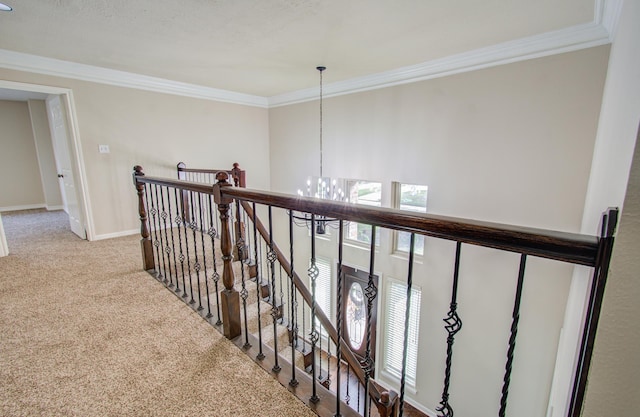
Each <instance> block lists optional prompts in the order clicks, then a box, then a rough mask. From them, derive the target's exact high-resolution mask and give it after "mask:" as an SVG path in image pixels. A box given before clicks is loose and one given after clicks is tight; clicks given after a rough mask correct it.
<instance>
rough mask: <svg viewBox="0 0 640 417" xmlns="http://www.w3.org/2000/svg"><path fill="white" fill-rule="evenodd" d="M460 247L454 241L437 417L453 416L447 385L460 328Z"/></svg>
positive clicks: (460, 245)
mask: <svg viewBox="0 0 640 417" xmlns="http://www.w3.org/2000/svg"><path fill="white" fill-rule="evenodd" d="M461 249H462V243H461V242H457V243H456V260H455V265H454V269H453V289H452V291H451V303H450V304H449V312H448V313H447V317H445V318H444V322H445V326H444V328H445V330H446V331H447V333H448V336H447V359H446V365H445V371H444V387H443V389H442V401H440V406H439V407H437V408H436V411H437V412H438V417H453V408H452V407H451V404H449V385H450V383H451V362H452V358H453V342H454V340H455V335H456V333H458V332H459V331H460V329H461V328H462V320H460V317H459V316H458V313H457V309H458V302H457V297H458V275H459V272H460V251H461Z"/></svg>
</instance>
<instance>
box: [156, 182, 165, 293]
mask: <svg viewBox="0 0 640 417" xmlns="http://www.w3.org/2000/svg"><path fill="white" fill-rule="evenodd" d="M153 194H154V197H155V206H154V209H155V212H156V213H157V214H158V217H157V218H156V217H155V214H154V218H156V221H157V223H156V232H157V235H156V236H158V235H159V236H160V238H159V239H158V240H156V241H155V245H156V249H157V250H158V258H160V254H162V273H161V274H160V275H159V276H158V278H164V279H163V280H162V282H164V283H165V285H166V283H167V263H166V260H165V256H164V241H163V239H162V224H161V222H160V204H159V202H158V186H157V185H156V184H154V186H153Z"/></svg>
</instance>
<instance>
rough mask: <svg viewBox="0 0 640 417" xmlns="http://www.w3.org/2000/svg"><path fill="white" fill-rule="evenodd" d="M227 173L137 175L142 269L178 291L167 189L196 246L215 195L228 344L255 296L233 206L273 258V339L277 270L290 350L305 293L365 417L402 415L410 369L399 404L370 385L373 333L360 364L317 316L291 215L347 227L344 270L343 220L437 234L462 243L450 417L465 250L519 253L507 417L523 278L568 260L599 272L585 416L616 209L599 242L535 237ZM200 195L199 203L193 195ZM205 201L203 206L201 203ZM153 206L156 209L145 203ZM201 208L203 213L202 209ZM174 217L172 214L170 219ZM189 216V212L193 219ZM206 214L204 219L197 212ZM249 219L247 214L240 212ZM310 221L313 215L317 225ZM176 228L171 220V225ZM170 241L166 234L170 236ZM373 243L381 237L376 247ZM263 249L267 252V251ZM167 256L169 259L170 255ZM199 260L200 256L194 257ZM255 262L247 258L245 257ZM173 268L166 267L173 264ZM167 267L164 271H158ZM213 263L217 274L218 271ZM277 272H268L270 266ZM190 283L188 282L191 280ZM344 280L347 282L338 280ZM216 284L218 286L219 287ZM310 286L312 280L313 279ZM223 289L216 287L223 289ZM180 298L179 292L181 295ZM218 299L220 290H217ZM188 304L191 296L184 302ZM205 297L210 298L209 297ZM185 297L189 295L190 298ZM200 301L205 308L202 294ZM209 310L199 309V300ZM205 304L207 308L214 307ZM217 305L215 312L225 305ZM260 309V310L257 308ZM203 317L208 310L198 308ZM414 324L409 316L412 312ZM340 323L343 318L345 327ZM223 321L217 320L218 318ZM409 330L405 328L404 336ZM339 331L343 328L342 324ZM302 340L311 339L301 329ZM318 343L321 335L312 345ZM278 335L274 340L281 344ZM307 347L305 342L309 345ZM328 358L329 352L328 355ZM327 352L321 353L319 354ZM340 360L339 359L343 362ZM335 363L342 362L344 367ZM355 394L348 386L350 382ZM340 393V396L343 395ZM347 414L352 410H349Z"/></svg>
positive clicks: (578, 382) (450, 318) (592, 301)
mask: <svg viewBox="0 0 640 417" xmlns="http://www.w3.org/2000/svg"><path fill="white" fill-rule="evenodd" d="M228 179H229V174H227V173H226V172H219V173H218V174H216V180H217V182H216V184H214V185H213V186H211V185H207V184H200V183H193V182H185V181H179V180H178V181H176V180H168V179H163V178H152V177H146V176H144V174H143V173H142V169H141V168H140V167H136V168H135V173H134V183H135V186H136V190H137V193H138V197H139V204H138V206H139V214H140V221H141V236H142V239H141V247H142V253H143V265H144V267H145V269H147V270H150V269H155V271H158V272H157V275H158V278H159V279H160V277H161V276H162V274H163V271H164V275H165V278H164V280H165V281H164V282H165V283H167V278H166V275H167V273H168V275H169V276H170V277H169V281H168V282H169V283H171V284H172V285H174V284H173V282H175V285H179V284H180V282H179V280H178V277H179V274H178V271H177V268H176V266H177V265H178V264H177V262H176V260H175V253H176V251H175V250H172V248H171V247H170V245H169V241H170V240H171V243H172V244H173V238H174V235H175V233H174V231H173V230H172V231H171V232H170V233H167V232H163V230H167V228H168V225H167V224H166V223H163V222H166V218H167V217H169V218H170V219H171V218H172V217H171V216H172V212H171V210H172V208H171V204H167V205H168V206H169V207H168V208H165V206H164V203H165V202H169V201H170V199H169V198H168V197H167V196H165V195H164V192H163V190H165V192H166V193H167V194H171V193H170V191H169V190H173V194H174V195H175V196H176V198H175V206H174V208H173V211H174V212H177V213H178V215H177V216H176V221H175V224H176V225H177V226H178V227H177V229H178V233H179V232H180V230H181V229H180V226H181V225H182V226H183V228H184V231H185V235H186V232H187V227H186V225H187V224H189V228H190V229H191V230H193V231H194V235H193V241H194V242H197V239H196V235H195V230H196V229H198V228H199V230H200V231H201V232H202V234H203V235H204V234H205V227H204V226H205V223H206V222H205V221H204V217H206V215H205V216H203V214H202V212H203V211H204V212H206V213H208V214H209V217H212V216H211V213H212V211H213V205H212V204H211V203H210V204H209V205H207V204H206V201H207V198H206V196H208V198H209V201H210V199H211V197H213V200H214V202H215V204H216V205H217V206H218V211H219V213H220V216H219V217H220V224H219V231H220V234H217V233H211V231H210V229H209V232H208V234H209V235H211V237H212V239H211V240H212V242H211V244H212V245H213V244H215V243H214V239H213V237H214V236H216V237H219V238H220V248H219V249H220V251H221V253H222V257H221V258H222V261H223V284H224V289H223V290H222V291H221V297H222V301H221V303H220V304H221V308H222V310H223V312H222V314H223V319H224V320H223V321H222V325H223V327H224V334H225V336H227V337H228V338H230V339H234V338H237V337H238V336H240V335H241V334H242V328H241V323H240V321H241V320H240V317H241V313H240V309H241V307H240V301H239V298H242V299H243V304H244V309H245V312H244V316H245V337H246V342H245V345H244V346H245V347H246V348H249V346H250V343H249V337H248V329H247V324H246V317H247V313H246V300H247V297H248V294H247V289H246V280H245V272H244V271H245V269H244V267H241V268H240V273H241V283H242V289H241V291H240V292H239V291H237V290H236V288H235V286H236V281H237V279H236V278H235V276H234V267H233V264H232V260H233V253H232V247H233V236H232V233H231V228H230V227H229V221H230V218H231V215H230V214H229V213H230V211H232V209H233V205H234V202H235V206H236V207H235V213H236V221H237V222H238V221H239V220H238V219H240V218H241V217H242V216H245V220H251V221H252V222H253V225H254V236H255V237H254V253H255V254H254V261H255V262H256V264H257V263H258V255H257V251H258V247H264V251H265V252H266V253H267V254H266V259H267V260H268V261H267V262H266V264H267V269H268V270H269V271H268V273H270V275H271V276H270V280H271V282H272V284H273V285H272V286H271V288H272V292H271V294H270V296H269V299H270V301H271V303H272V309H271V314H272V316H273V323H274V332H275V326H276V319H278V317H280V318H282V317H283V314H282V309H283V305H282V304H280V305H279V306H278V305H277V304H276V302H275V300H276V298H277V294H276V292H275V291H276V285H275V284H274V282H275V273H274V272H275V268H274V265H275V264H276V261H277V264H278V265H279V266H278V267H279V268H282V270H284V272H285V274H286V275H287V276H288V278H289V279H290V286H288V287H286V289H287V290H290V291H291V298H290V300H291V301H290V302H291V309H290V312H289V317H288V321H289V326H290V338H289V339H290V343H291V345H292V347H293V346H294V345H295V344H296V343H297V341H298V338H299V337H298V327H297V326H298V320H297V318H296V315H297V314H298V308H297V294H300V296H301V297H302V299H303V301H304V302H305V303H307V304H308V305H309V306H310V307H311V309H312V314H313V315H314V318H316V317H317V318H318V320H319V321H320V322H321V323H322V325H323V327H324V328H325V329H326V331H327V333H328V336H329V339H331V340H332V341H333V343H335V344H336V345H338V346H340V347H341V348H340V349H337V352H336V354H337V355H338V356H339V359H340V360H344V361H345V362H346V363H347V364H348V368H347V372H349V371H350V370H351V371H352V372H353V373H355V374H356V376H357V377H358V380H359V381H361V383H362V384H363V386H364V389H365V395H364V398H365V401H364V415H366V416H369V415H370V414H371V409H370V408H369V407H368V403H369V401H368V400H369V398H371V399H372V400H373V401H374V402H375V403H376V407H377V409H378V412H379V414H380V415H381V416H389V415H400V416H401V415H402V414H403V407H404V399H403V397H404V382H405V374H404V371H405V370H404V366H403V374H402V378H401V392H400V394H399V396H397V394H395V393H394V392H393V391H390V390H386V389H384V388H381V387H380V386H379V384H378V383H377V382H375V381H374V380H373V375H372V372H371V370H372V367H373V363H372V362H371V358H370V357H369V343H370V341H369V334H370V326H369V329H368V330H369V331H368V332H367V354H366V357H365V358H364V359H363V360H358V358H356V357H355V356H354V354H353V352H351V351H350V349H348V348H347V346H346V345H345V344H344V335H340V333H339V330H336V329H335V328H334V327H333V325H332V324H331V322H330V320H329V319H328V317H327V316H326V315H325V314H324V313H323V312H322V311H321V310H319V309H315V306H316V301H315V299H314V289H313V285H312V290H311V291H309V289H307V287H306V286H305V285H304V283H303V282H302V280H301V279H300V277H299V276H298V274H297V272H296V271H295V270H294V262H293V256H294V251H293V244H292V243H293V242H292V241H293V232H292V230H293V229H292V228H293V221H292V216H293V213H294V212H300V213H309V214H310V215H311V216H323V218H334V219H337V220H338V221H339V222H340V225H341V227H340V236H339V250H340V254H339V263H341V262H342V246H343V234H342V226H343V224H344V222H349V221H353V222H358V223H363V224H368V225H371V226H372V228H373V230H372V237H373V236H375V228H376V227H384V228H388V229H392V230H396V231H402V232H408V233H410V234H411V240H412V242H413V240H414V237H415V234H420V235H423V236H430V237H434V238H438V239H445V240H450V241H454V242H456V256H455V261H454V276H453V279H452V299H451V303H450V310H449V312H448V313H447V315H446V317H445V324H446V325H445V330H446V331H447V333H448V337H447V357H446V363H445V379H444V387H443V392H442V400H441V402H440V405H439V406H438V407H437V408H436V410H437V412H438V416H439V417H446V416H452V415H453V406H452V404H451V403H450V401H449V397H450V393H449V384H450V375H451V369H452V358H453V349H452V345H453V343H454V340H455V335H456V333H457V332H458V331H459V330H460V328H461V324H462V322H461V319H460V317H459V316H458V313H457V300H456V293H457V287H458V279H459V277H458V275H459V266H460V253H461V249H462V247H463V245H478V246H483V247H488V248H494V249H498V250H502V251H507V252H515V253H517V254H519V255H520V267H519V272H518V274H517V285H516V294H515V297H514V306H513V316H512V325H511V330H510V337H509V341H508V349H507V360H506V364H505V372H504V380H503V384H502V390H501V393H502V394H501V398H500V409H499V412H498V415H499V416H505V415H506V408H507V398H508V393H509V384H510V379H511V373H512V367H513V360H514V355H515V346H516V340H517V338H516V337H517V333H518V323H519V317H520V301H521V298H522V291H523V282H524V277H525V271H526V261H527V258H528V257H530V256H534V257H540V258H546V259H552V260H557V261H562V262H567V263H570V264H574V265H585V266H589V267H592V268H593V276H592V282H591V290H590V294H589V300H588V305H587V311H586V314H585V322H584V331H583V336H582V341H581V344H580V347H579V358H578V363H577V366H576V372H575V379H574V382H573V388H572V389H573V391H572V396H571V405H570V410H569V413H568V417H578V416H579V415H580V411H581V407H582V400H583V397H584V392H585V388H586V378H587V375H588V371H589V365H590V360H591V354H592V348H593V341H594V339H595V332H596V328H597V324H598V318H599V313H600V308H601V303H602V298H603V293H604V287H605V283H606V279H607V273H608V269H609V261H610V257H611V252H612V247H613V240H614V238H613V236H614V232H615V227H616V224H617V217H618V211H617V209H609V210H608V211H607V212H606V213H605V214H604V216H603V223H602V233H601V235H600V236H599V237H595V236H586V235H577V234H572V233H564V232H555V231H548V230H541V229H532V228H523V227H516V226H510V225H502V224H496V223H489V222H480V221H473V220H465V219H458V218H451V217H445V216H438V215H430V214H419V213H411V212H402V211H399V210H393V209H387V208H378V207H367V206H354V205H351V204H345V203H341V202H335V201H324V200H323V201H319V200H317V199H313V198H307V197H298V196H290V195H286V194H281V193H273V192H265V191H258V190H250V189H245V188H241V187H233V186H231V183H229V182H228ZM147 186H153V187H154V188H152V189H150V188H147ZM178 191H180V193H181V194H183V195H184V194H185V192H186V193H187V195H188V196H189V204H190V205H189V207H190V208H189V210H188V211H186V210H185V206H187V205H186V204H184V203H183V204H180V201H178V198H177V195H178ZM194 193H195V194H197V195H198V197H196V196H195V195H194ZM203 196H204V198H203ZM145 201H146V202H149V204H146V203H145ZM256 204H259V205H263V206H265V207H266V208H267V209H268V212H269V222H268V230H267V227H265V226H264V224H262V222H261V221H259V220H258V219H257V216H256ZM194 206H197V209H196V207H194ZM272 208H280V209H284V210H286V211H287V213H288V215H289V234H290V245H289V246H290V253H289V259H288V260H287V258H286V256H285V254H284V253H283V252H282V251H281V250H279V248H278V247H277V245H275V242H274V241H273V230H271V229H272V222H271V211H272ZM167 210H168V214H167ZM187 212H188V213H187ZM198 212H200V213H198ZM241 212H242V213H243V214H240V213H241ZM188 215H190V216H191V218H193V219H194V220H193V221H188V219H187V216H188ZM198 216H199V217H200V223H199V225H198V223H197V217H198ZM312 218H313V217H312ZM170 223H171V222H170ZM257 231H259V233H260V236H261V239H260V241H261V243H259V242H258V241H259V239H258V238H257ZM163 233H164V234H163ZM235 238H236V239H235V246H236V248H237V249H238V251H239V253H240V254H245V253H246V252H247V247H246V245H245V242H244V235H243V234H238V233H236V234H235ZM372 240H374V239H372ZM200 242H201V243H202V248H203V251H202V253H203V254H204V248H205V241H204V236H202V237H201V238H200ZM260 245H262V246H260ZM181 248H182V247H181V246H180V258H182V255H183V254H182V250H181ZM172 252H173V255H174V260H173V266H174V276H175V279H174V278H171V274H172V272H171V256H170V255H171V253H172ZM212 252H214V253H215V248H212ZM165 255H166V256H165ZM196 256H197V254H196ZM374 256H375V242H372V245H371V250H370V271H369V277H370V279H369V283H368V285H367V286H366V289H365V290H364V294H365V296H366V298H367V306H368V311H367V317H370V316H371V314H370V313H371V305H372V304H373V302H374V301H375V299H376V296H377V287H376V286H375V284H373V281H372V279H371V278H372V276H373V268H374V265H375V259H374ZM186 258H187V259H188V258H189V254H187V256H186ZM412 258H413V245H411V250H410V254H409V264H408V279H407V287H408V292H407V294H408V296H407V300H410V291H411V279H412ZM247 259H250V257H247ZM167 260H168V262H166V261H167ZM165 262H166V263H167V264H168V267H167V266H166V265H164V263H165ZM194 262H195V265H196V266H198V265H200V261H199V260H198V258H197V257H196V259H195V260H194ZM161 263H163V265H160V264H161ZM180 265H181V266H182V265H183V261H182V259H181V261H180ZM204 265H205V267H206V265H207V261H206V260H205V261H204ZM215 265H216V263H215V261H214V263H213V266H214V268H215ZM269 265H270V268H269V267H268V266H269ZM194 270H195V271H196V273H197V272H198V271H199V269H198V268H194ZM206 276H207V273H206V271H205V283H206V282H207V278H206ZM189 278H190V279H191V275H189ZM338 278H339V279H340V276H339V277H338ZM280 280H281V282H280V286H279V289H280V294H281V297H282V292H283V291H284V288H285V287H284V285H283V282H282V276H280ZM214 281H215V280H214ZM312 281H313V278H312ZM185 282H186V281H185V274H184V273H183V274H182V287H183V289H182V291H183V292H185V293H186V286H185ZM215 282H216V285H217V281H215ZM284 283H285V284H286V285H289V283H288V282H287V280H286V279H285V280H284ZM190 288H191V291H192V292H193V286H192V285H190ZM199 288H200V283H199V277H198V289H199ZM176 292H178V290H176ZM216 294H217V288H216ZM182 297H185V295H183V296H182ZM207 297H208V290H207ZM187 298H188V297H187ZM199 298H200V299H201V300H202V298H201V297H200V294H199ZM193 302H194V299H193V295H191V303H192V304H193ZM200 302H202V301H200ZM208 302H209V301H208V299H207V303H208ZM408 303H409V301H407V309H406V311H407V312H408V310H409V308H408ZM220 304H218V305H220ZM258 305H260V303H259V302H258ZM199 307H200V309H202V305H200V306H199ZM302 314H304V309H302ZM209 316H211V312H210V311H209V314H208V317H209ZM407 316H408V313H407ZM339 320H340V319H339ZM218 321H220V318H219V319H218ZM302 323H303V326H304V323H305V319H304V316H303V320H302ZM406 325H407V322H406V321H405V328H406ZM338 329H340V326H338ZM303 333H304V331H303ZM313 333H314V332H313V331H312V332H311V338H312V341H313V340H314V339H319V340H320V342H321V340H322V338H321V337H320V338H318V335H317V334H316V335H314V334H313ZM314 336H315V337H314ZM274 337H275V336H274ZM303 341H304V339H303ZM406 345H407V341H406V332H405V340H404V350H405V352H406ZM328 350H329V352H330V347H329V348H328ZM274 351H275V365H274V366H273V368H272V370H273V371H274V372H276V371H279V370H280V367H279V364H278V354H277V348H275V349H274ZM320 351H321V353H322V349H320ZM293 353H295V352H294V349H293V348H292V359H291V362H292V364H293V363H294V362H295V355H294V354H293ZM258 356H259V357H262V358H264V354H263V352H262V343H260V353H259V355H258ZM339 362H340V361H339ZM339 362H338V363H339ZM291 372H292V377H291V380H290V381H289V385H290V386H291V387H293V388H295V387H296V386H297V384H298V382H297V379H296V376H295V367H292V370H291ZM313 384H314V388H313V390H314V396H312V397H311V398H310V401H311V402H314V400H315V398H314V397H315V378H314V380H313ZM347 386H348V384H347ZM338 392H339V388H338ZM336 408H337V410H336V415H342V414H341V413H340V395H338V396H337V407H336ZM345 412H347V410H345ZM347 414H348V413H347Z"/></svg>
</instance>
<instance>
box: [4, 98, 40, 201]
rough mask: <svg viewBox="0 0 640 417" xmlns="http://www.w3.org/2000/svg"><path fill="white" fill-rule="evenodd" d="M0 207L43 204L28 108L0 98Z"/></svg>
mask: <svg viewBox="0 0 640 417" xmlns="http://www.w3.org/2000/svg"><path fill="white" fill-rule="evenodd" d="M0 126H2V134H1V136H0V147H1V148H0V149H2V151H1V152H0V208H10V207H14V208H15V207H21V206H44V203H45V199H44V194H43V191H42V182H41V180H40V169H39V167H38V158H37V155H36V147H35V142H34V139H33V132H32V130H31V120H30V117H29V108H28V106H27V103H26V102H22V101H0Z"/></svg>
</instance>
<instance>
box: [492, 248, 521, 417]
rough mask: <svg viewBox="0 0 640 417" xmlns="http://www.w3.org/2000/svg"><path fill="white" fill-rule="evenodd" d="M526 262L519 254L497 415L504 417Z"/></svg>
mask: <svg viewBox="0 0 640 417" xmlns="http://www.w3.org/2000/svg"><path fill="white" fill-rule="evenodd" d="M526 262H527V255H525V254H522V255H520V271H519V272H518V285H517V287H516V297H515V302H514V305H513V316H512V318H513V320H512V322H511V336H510V337H509V350H508V351H507V363H506V365H505V372H504V383H503V385H502V397H501V398H500V411H498V416H499V417H504V415H505V411H506V409H507V395H508V394H509V383H510V382H511V367H512V366H513V352H514V350H515V348H516V335H517V334H518V322H519V321H520V300H521V299H522V285H523V282H524V269H525V264H526Z"/></svg>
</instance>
